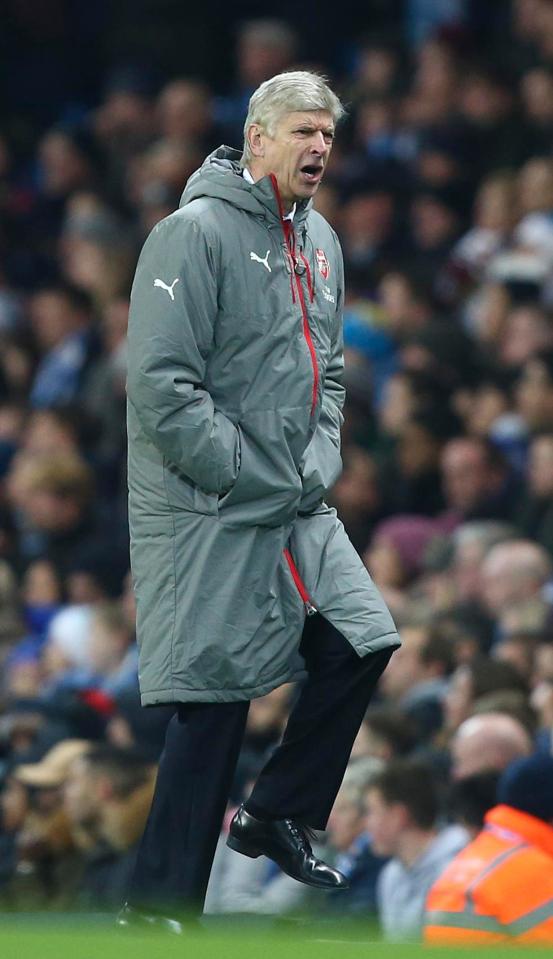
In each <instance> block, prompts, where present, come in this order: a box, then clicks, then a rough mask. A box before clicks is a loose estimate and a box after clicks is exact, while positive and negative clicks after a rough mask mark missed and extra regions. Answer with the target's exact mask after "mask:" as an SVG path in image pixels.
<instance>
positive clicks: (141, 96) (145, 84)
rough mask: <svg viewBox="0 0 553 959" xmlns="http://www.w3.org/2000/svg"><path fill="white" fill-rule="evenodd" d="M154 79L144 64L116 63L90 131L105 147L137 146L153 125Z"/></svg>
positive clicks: (139, 145)
mask: <svg viewBox="0 0 553 959" xmlns="http://www.w3.org/2000/svg"><path fill="white" fill-rule="evenodd" d="M154 87H155V83H154V80H153V77H152V76H151V74H150V72H149V70H148V68H147V67H146V66H145V65H144V64H142V65H141V66H140V67H134V66H131V65H129V66H125V65H120V66H117V67H115V68H114V69H113V70H112V71H111V73H110V75H109V76H108V79H107V83H106V88H105V95H104V100H103V102H102V103H101V105H100V107H99V108H98V109H97V110H96V112H95V114H94V132H95V134H96V136H97V138H98V139H99V140H100V142H101V143H103V144H104V145H105V147H106V148H107V150H108V151H110V152H111V151H114V152H118V151H120V150H121V149H123V150H124V151H131V152H132V151H133V150H136V149H139V148H140V147H141V146H142V145H143V144H144V143H145V142H147V141H148V139H149V138H150V137H151V136H152V133H153V130H154V128H155V109H154V100H153V93H154Z"/></svg>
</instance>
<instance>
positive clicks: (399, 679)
mask: <svg viewBox="0 0 553 959" xmlns="http://www.w3.org/2000/svg"><path fill="white" fill-rule="evenodd" d="M401 641H402V647H401V650H400V651H399V652H398V654H397V656H394V659H393V661H392V663H391V664H390V668H389V669H388V670H386V673H385V675H384V677H383V680H382V683H381V691H382V692H383V694H384V696H385V697H386V700H387V701H388V702H389V703H390V704H391V705H397V706H398V707H399V708H400V709H401V711H402V712H403V713H404V714H405V715H406V716H407V717H408V718H409V720H410V721H411V723H412V726H411V729H412V732H413V734H414V735H415V736H417V737H419V738H420V739H422V740H426V739H428V738H429V737H431V736H433V735H434V734H435V733H436V732H437V730H438V729H440V727H441V725H442V721H443V709H442V703H443V700H444V698H445V695H446V692H447V688H448V677H449V675H450V674H451V672H452V671H453V666H454V661H453V649H452V644H451V643H450V641H449V639H448V637H446V636H442V635H441V633H440V632H439V631H438V630H437V629H436V628H435V627H429V626H409V625H407V626H405V628H404V629H402V630H401Z"/></svg>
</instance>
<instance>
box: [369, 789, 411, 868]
mask: <svg viewBox="0 0 553 959" xmlns="http://www.w3.org/2000/svg"><path fill="white" fill-rule="evenodd" d="M365 809H366V811H367V816H366V826H367V831H368V833H369V834H370V837H371V840H372V848H373V849H374V851H375V853H376V854H377V855H378V856H395V855H396V853H397V848H398V842H399V839H400V837H401V835H402V832H403V829H404V828H405V826H406V821H407V814H406V810H405V807H404V806H403V805H402V804H401V803H387V802H386V800H385V799H384V796H383V795H382V793H381V792H380V789H376V788H374V789H369V790H368V791H367V794H366V797H365Z"/></svg>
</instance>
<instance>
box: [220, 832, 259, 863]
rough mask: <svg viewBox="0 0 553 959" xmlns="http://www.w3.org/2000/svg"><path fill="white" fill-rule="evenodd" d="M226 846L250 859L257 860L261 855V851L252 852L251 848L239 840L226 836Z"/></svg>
mask: <svg viewBox="0 0 553 959" xmlns="http://www.w3.org/2000/svg"><path fill="white" fill-rule="evenodd" d="M227 846H229V847H230V849H234V851H235V852H240V853H242V855H243V856H249V858H250V859H259V857H260V856H262V855H263V853H262V852H261V850H260V849H259V850H254V849H252V847H251V846H247V845H246V844H245V843H244V842H243V841H242V840H241V839H237V838H236V837H235V836H232V835H229V836H227Z"/></svg>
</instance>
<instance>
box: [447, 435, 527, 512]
mask: <svg viewBox="0 0 553 959" xmlns="http://www.w3.org/2000/svg"><path fill="white" fill-rule="evenodd" d="M442 477H443V484H444V493H445V498H446V502H447V506H448V508H449V509H450V510H452V511H453V512H454V513H455V514H456V515H457V516H458V518H459V519H460V520H461V521H467V520H478V519H482V520H483V519H488V520H492V519H495V520H507V519H509V518H510V516H511V514H512V512H513V501H514V500H515V497H516V495H517V483H516V480H515V478H514V477H513V476H512V474H511V473H510V470H509V467H508V464H507V462H506V460H505V458H504V456H503V455H502V454H501V452H500V450H499V449H498V448H497V447H496V446H495V445H494V444H492V443H490V442H487V441H486V440H484V439H482V438H480V437H476V436H474V437H463V438H459V439H453V440H450V442H449V443H448V444H447V446H446V447H445V449H444V451H443V455H442ZM515 501H516V500H515Z"/></svg>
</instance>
